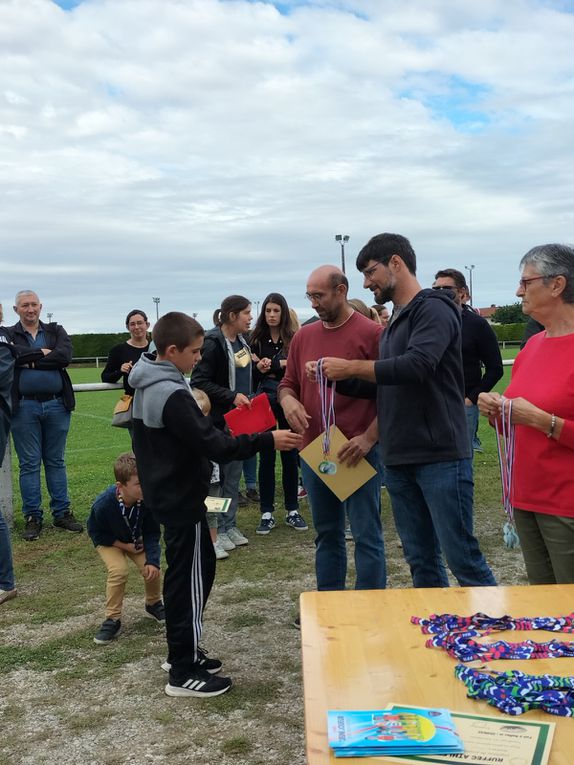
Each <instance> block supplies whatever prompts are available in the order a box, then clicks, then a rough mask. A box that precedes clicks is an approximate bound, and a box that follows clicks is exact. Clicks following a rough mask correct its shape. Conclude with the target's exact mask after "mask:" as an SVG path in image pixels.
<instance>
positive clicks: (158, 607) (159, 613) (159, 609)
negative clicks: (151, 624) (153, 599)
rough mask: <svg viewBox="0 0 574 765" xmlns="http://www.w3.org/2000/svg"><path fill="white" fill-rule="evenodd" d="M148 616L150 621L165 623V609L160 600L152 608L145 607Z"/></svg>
mask: <svg viewBox="0 0 574 765" xmlns="http://www.w3.org/2000/svg"><path fill="white" fill-rule="evenodd" d="M145 613H146V616H149V618H150V619H155V620H156V622H162V623H163V622H165V608H164V605H163V602H162V601H161V600H158V601H157V603H152V604H151V606H146V607H145Z"/></svg>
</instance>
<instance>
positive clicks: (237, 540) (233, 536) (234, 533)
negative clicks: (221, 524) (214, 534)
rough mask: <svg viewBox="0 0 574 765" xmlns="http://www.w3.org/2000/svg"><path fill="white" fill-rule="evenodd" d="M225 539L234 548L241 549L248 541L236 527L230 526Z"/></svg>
mask: <svg viewBox="0 0 574 765" xmlns="http://www.w3.org/2000/svg"><path fill="white" fill-rule="evenodd" d="M227 537H228V539H230V540H231V541H232V542H233V544H234V545H235V547H241V546H242V545H248V544H249V540H248V539H247V537H244V536H243V534H242V533H241V532H240V531H239V529H238V528H237V526H232V527H231V528H230V529H228V530H227Z"/></svg>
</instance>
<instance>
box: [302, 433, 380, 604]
mask: <svg viewBox="0 0 574 765" xmlns="http://www.w3.org/2000/svg"><path fill="white" fill-rule="evenodd" d="M376 448H377V447H373V449H371V451H370V452H369V454H368V455H367V457H366V459H367V460H368V461H369V462H370V463H371V465H373V467H375V468H376V459H377V457H376ZM301 475H302V478H303V486H304V487H305V489H306V490H307V495H308V499H309V504H310V505H311V514H312V517H313V525H314V526H315V532H316V537H315V572H316V575H317V589H318V590H344V589H345V583H346V579H347V546H346V544H345V512H346V513H347V515H348V517H349V520H350V522H351V530H352V532H353V538H354V540H355V570H356V574H357V576H356V581H355V589H357V590H377V589H383V588H384V587H385V586H386V581H387V570H386V562H385V545H384V541H383V526H382V523H381V480H380V477H379V474H378V473H377V475H376V476H374V477H373V478H371V479H370V480H369V481H367V483H365V484H363V486H361V487H360V488H359V489H357V491H356V492H354V494H351V496H350V497H349V498H348V499H347V500H345V501H344V502H341V501H340V500H339V499H338V498H337V497H336V496H335V495H334V494H333V492H332V491H331V489H329V488H328V487H327V486H326V485H325V484H324V483H323V481H322V480H321V479H320V478H319V476H318V475H317V474H316V473H314V472H313V470H311V468H310V467H309V465H307V463H306V462H305V461H304V460H301Z"/></svg>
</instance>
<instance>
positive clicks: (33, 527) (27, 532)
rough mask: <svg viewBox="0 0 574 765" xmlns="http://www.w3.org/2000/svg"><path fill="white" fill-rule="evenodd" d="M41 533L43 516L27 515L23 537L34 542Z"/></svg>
mask: <svg viewBox="0 0 574 765" xmlns="http://www.w3.org/2000/svg"><path fill="white" fill-rule="evenodd" d="M41 533H42V520H41V518H37V517H36V516H35V515H27V516H26V525H25V526H24V533H23V534H22V538H23V539H25V540H26V541H27V542H33V541H34V540H35V539H38V537H39V536H40V534H41Z"/></svg>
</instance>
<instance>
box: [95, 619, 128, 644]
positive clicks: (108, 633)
mask: <svg viewBox="0 0 574 765" xmlns="http://www.w3.org/2000/svg"><path fill="white" fill-rule="evenodd" d="M121 629H122V623H121V621H120V620H119V619H106V621H105V622H103V624H102V626H101V627H100V629H99V630H98V631H97V632H96V637H95V638H94V643H97V644H98V645H107V644H108V643H111V642H112V640H113V639H114V638H116V637H117V636H118V635H119V634H120V632H121Z"/></svg>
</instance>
